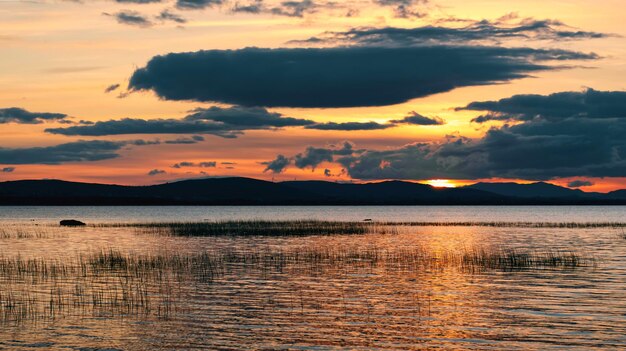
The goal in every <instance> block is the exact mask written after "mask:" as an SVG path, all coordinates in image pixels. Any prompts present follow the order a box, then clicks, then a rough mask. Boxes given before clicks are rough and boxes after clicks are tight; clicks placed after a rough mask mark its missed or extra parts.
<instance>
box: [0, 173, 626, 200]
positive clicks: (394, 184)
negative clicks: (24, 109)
mask: <svg viewBox="0 0 626 351" xmlns="http://www.w3.org/2000/svg"><path fill="white" fill-rule="evenodd" d="M561 204H626V190H619V191H614V192H612V193H609V194H599V193H585V192H583V191H580V190H571V189H567V188H562V187H558V186H555V185H552V184H547V183H534V184H515V183H504V184H503V183H500V184H496V183H478V184H475V185H472V186H468V187H463V188H456V189H447V188H434V187H432V186H429V185H424V184H417V183H411V182H402V181H386V182H379V183H364V184H340V183H331V182H323V181H300V182H298V181H293V182H282V183H273V182H267V181H263V180H258V179H250V178H209V179H195V180H185V181H179V182H173V183H166V184H159V185H151V186H120V185H105V184H88V183H75V182H66V181H61V180H24V181H13V182H4V183H0V205H561Z"/></svg>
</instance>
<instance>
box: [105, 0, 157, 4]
mask: <svg viewBox="0 0 626 351" xmlns="http://www.w3.org/2000/svg"><path fill="white" fill-rule="evenodd" d="M163 1H164V0H115V2H119V3H121V4H153V3H161V2H163Z"/></svg>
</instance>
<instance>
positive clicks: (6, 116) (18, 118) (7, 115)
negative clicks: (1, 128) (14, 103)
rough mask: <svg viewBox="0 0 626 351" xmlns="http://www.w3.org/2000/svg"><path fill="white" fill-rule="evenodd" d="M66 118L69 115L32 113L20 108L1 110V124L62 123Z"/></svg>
mask: <svg viewBox="0 0 626 351" xmlns="http://www.w3.org/2000/svg"><path fill="white" fill-rule="evenodd" d="M65 118H67V115H66V114H63V113H50V112H30V111H27V110H25V109H23V108H19V107H9V108H0V124H2V123H22V124H40V123H43V122H46V121H60V120H63V119H65Z"/></svg>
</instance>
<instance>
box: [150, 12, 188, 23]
mask: <svg viewBox="0 0 626 351" xmlns="http://www.w3.org/2000/svg"><path fill="white" fill-rule="evenodd" d="M156 19H157V20H158V21H162V22H167V21H171V22H175V23H179V24H183V23H187V19H185V18H184V17H182V16H180V15H178V14H175V13H173V12H171V11H169V10H163V11H161V13H159V15H158V16H156Z"/></svg>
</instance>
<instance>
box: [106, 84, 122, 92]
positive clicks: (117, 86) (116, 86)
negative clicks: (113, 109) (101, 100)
mask: <svg viewBox="0 0 626 351" xmlns="http://www.w3.org/2000/svg"><path fill="white" fill-rule="evenodd" d="M119 87H120V85H119V84H111V85H109V86H108V87H106V89H104V92H105V93H110V92H112V91H115V90H117V89H118V88H119Z"/></svg>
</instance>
